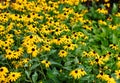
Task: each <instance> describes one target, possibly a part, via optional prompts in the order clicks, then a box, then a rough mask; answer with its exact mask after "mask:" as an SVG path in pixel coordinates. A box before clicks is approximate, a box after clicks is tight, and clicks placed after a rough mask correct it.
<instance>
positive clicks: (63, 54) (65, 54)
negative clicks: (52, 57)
mask: <svg viewBox="0 0 120 83" xmlns="http://www.w3.org/2000/svg"><path fill="white" fill-rule="evenodd" d="M67 54H68V53H67V52H66V51H65V50H60V52H59V53H58V55H59V56H60V57H66V56H67Z"/></svg>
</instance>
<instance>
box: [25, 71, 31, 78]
mask: <svg viewBox="0 0 120 83" xmlns="http://www.w3.org/2000/svg"><path fill="white" fill-rule="evenodd" d="M25 74H26V75H27V78H30V74H31V73H30V72H28V71H27V70H25Z"/></svg>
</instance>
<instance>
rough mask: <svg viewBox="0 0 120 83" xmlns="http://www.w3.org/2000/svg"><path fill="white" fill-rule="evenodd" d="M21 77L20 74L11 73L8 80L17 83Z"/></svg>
mask: <svg viewBox="0 0 120 83" xmlns="http://www.w3.org/2000/svg"><path fill="white" fill-rule="evenodd" d="M20 77H21V73H20V72H10V74H9V76H8V79H9V80H10V81H11V82H15V81H16V80H17V79H18V78H20Z"/></svg>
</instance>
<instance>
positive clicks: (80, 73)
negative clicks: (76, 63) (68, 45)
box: [69, 69, 86, 79]
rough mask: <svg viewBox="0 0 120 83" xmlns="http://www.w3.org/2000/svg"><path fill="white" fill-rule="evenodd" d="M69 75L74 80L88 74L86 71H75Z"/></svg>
mask: <svg viewBox="0 0 120 83" xmlns="http://www.w3.org/2000/svg"><path fill="white" fill-rule="evenodd" d="M69 75H70V76H72V77H73V78H74V79H80V78H81V77H82V76H84V75H86V72H85V71H84V69H75V70H72V71H71V72H70V74H69Z"/></svg>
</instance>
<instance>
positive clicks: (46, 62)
mask: <svg viewBox="0 0 120 83" xmlns="http://www.w3.org/2000/svg"><path fill="white" fill-rule="evenodd" d="M41 63H42V64H44V65H45V67H46V68H48V67H49V66H50V65H51V62H50V61H47V60H42V61H41Z"/></svg>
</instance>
